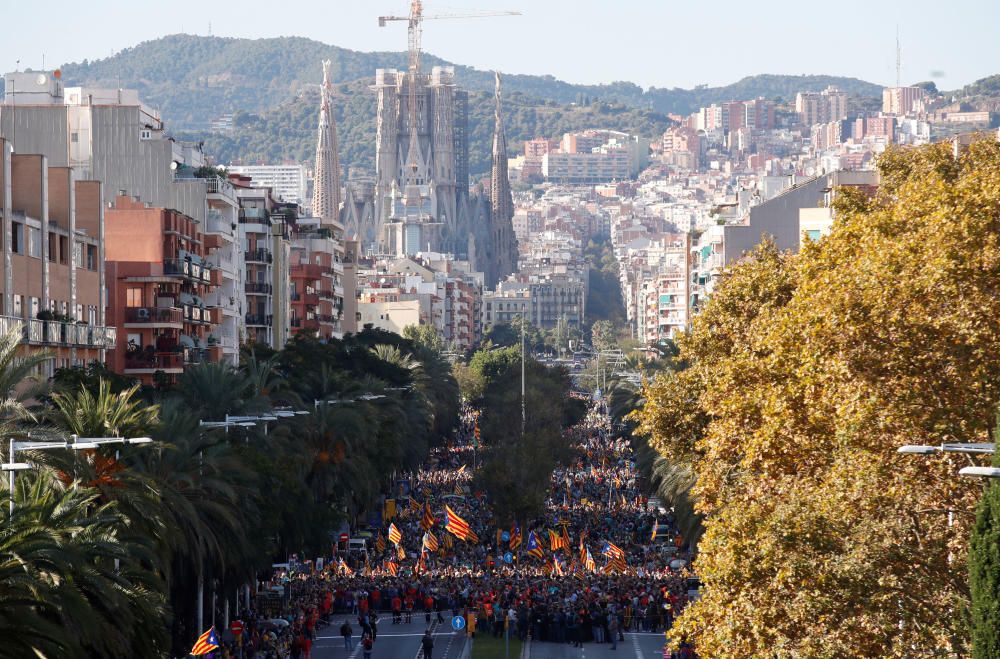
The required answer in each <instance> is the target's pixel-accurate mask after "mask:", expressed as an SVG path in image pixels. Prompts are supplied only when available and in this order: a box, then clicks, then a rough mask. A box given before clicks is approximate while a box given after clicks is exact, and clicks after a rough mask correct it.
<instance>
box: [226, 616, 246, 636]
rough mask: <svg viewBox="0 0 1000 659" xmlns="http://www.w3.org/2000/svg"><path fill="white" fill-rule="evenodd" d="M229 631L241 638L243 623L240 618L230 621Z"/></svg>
mask: <svg viewBox="0 0 1000 659" xmlns="http://www.w3.org/2000/svg"><path fill="white" fill-rule="evenodd" d="M229 631H231V632H232V633H233V636H235V637H236V638H239V637H240V636H242V635H243V623H242V622H241V621H239V620H233V621H232V622H231V623H229Z"/></svg>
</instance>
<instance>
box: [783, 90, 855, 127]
mask: <svg viewBox="0 0 1000 659" xmlns="http://www.w3.org/2000/svg"><path fill="white" fill-rule="evenodd" d="M795 112H796V113H797V114H798V115H799V122H800V123H801V124H802V125H803V126H806V127H810V126H813V125H814V124H827V123H830V122H833V121H840V120H842V119H846V118H847V94H846V93H845V92H842V91H840V90H839V89H837V88H836V87H833V86H830V87H827V88H826V89H824V90H823V91H821V92H799V93H798V94H796V96H795Z"/></svg>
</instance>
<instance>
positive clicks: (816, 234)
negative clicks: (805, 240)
mask: <svg viewBox="0 0 1000 659" xmlns="http://www.w3.org/2000/svg"><path fill="white" fill-rule="evenodd" d="M806 235H807V236H809V240H811V241H813V242H816V241H817V240H819V238H820V230H819V229H809V230H808V231H806Z"/></svg>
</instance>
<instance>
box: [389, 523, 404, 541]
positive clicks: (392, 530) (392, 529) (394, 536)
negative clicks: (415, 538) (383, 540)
mask: <svg viewBox="0 0 1000 659" xmlns="http://www.w3.org/2000/svg"><path fill="white" fill-rule="evenodd" d="M402 541H403V534H402V533H400V532H399V529H398V528H396V525H395V524H389V542H391V543H392V544H394V545H398V544H399V543H400V542H402Z"/></svg>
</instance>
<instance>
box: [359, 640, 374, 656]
mask: <svg viewBox="0 0 1000 659" xmlns="http://www.w3.org/2000/svg"><path fill="white" fill-rule="evenodd" d="M374 646H375V641H374V640H372V635H371V634H365V635H364V636H363V637H361V650H362V651H363V652H364V655H365V656H364V659H372V647H374Z"/></svg>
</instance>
